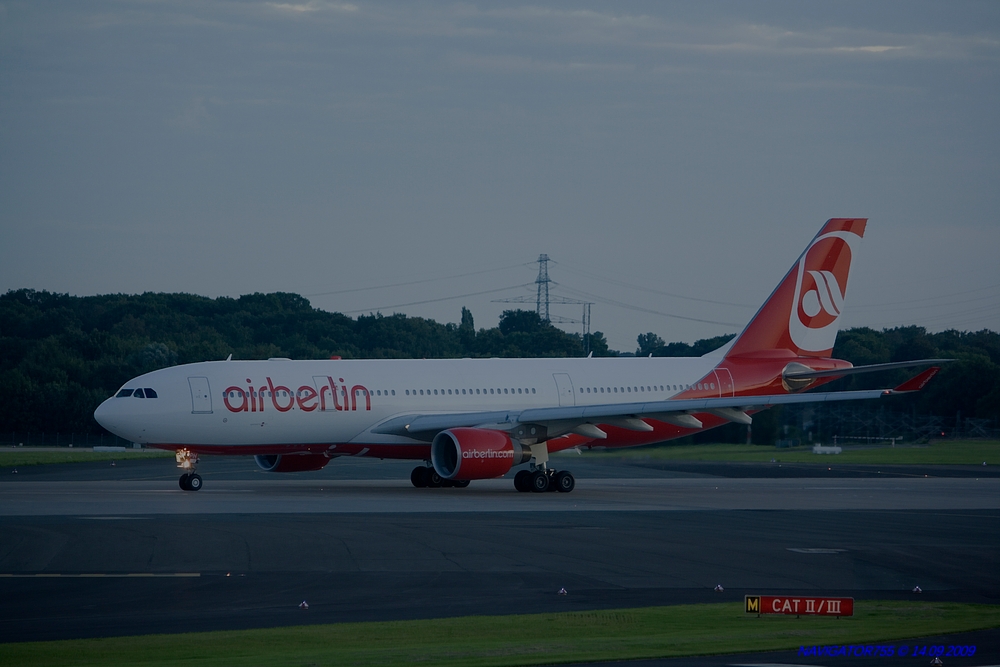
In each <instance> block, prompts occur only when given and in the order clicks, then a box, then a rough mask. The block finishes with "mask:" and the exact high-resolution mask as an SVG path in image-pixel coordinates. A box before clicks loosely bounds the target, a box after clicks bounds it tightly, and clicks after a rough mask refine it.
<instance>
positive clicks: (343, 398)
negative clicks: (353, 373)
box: [222, 376, 372, 412]
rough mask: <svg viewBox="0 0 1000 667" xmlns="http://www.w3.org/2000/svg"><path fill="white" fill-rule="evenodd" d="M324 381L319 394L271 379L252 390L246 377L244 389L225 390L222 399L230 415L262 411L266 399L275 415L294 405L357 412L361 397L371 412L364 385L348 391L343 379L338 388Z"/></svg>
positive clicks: (306, 410) (331, 382)
mask: <svg viewBox="0 0 1000 667" xmlns="http://www.w3.org/2000/svg"><path fill="white" fill-rule="evenodd" d="M326 379H327V382H326V384H323V385H320V387H319V391H317V390H316V387H313V386H311V385H307V384H306V385H302V386H301V387H299V388H298V390H296V391H292V390H291V389H290V388H289V387H286V386H284V385H280V384H279V385H276V384H274V382H272V381H271V378H267V384H264V385H261V386H259V387H256V388H255V387H254V386H253V382H251V380H250V378H247V386H246V387H237V386H235V385H234V386H232V387H227V388H226V390H225V392H223V395H222V400H223V402H224V403H225V404H226V409H228V410H229V411H230V412H264V405H265V399H269V400H270V402H271V405H273V406H274V409H275V410H277V411H278V412H288V411H289V410H291V409H292V408H293V407H294V406H295V405H296V404H297V405H298V407H299V410H302V411H303V412H312V411H313V410H317V409H318V410H320V411H327V410H357V409H358V396H359V395H360V396H364V398H365V410H371V409H372V397H371V392H369V391H368V389H367V388H365V387H364V386H363V385H360V384H356V385H354V386H353V387H351V388H350V389H348V388H347V385H346V384H344V378H338V379H339V381H340V384H339V385H338V384H337V383H336V382H334V380H333V378H332V377H329V376H327V378H326Z"/></svg>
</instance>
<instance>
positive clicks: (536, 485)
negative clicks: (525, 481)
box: [529, 470, 549, 493]
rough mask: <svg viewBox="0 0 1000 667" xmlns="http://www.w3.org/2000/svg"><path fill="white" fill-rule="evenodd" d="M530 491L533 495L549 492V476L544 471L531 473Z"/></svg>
mask: <svg viewBox="0 0 1000 667" xmlns="http://www.w3.org/2000/svg"><path fill="white" fill-rule="evenodd" d="M529 483H530V484H531V490H532V491H534V492H535V493H545V492H546V491H548V490H549V476H548V473H546V472H545V471H544V470H536V471H535V472H533V473H531V480H530V481H529Z"/></svg>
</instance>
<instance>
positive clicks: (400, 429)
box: [372, 367, 940, 441]
mask: <svg viewBox="0 0 1000 667" xmlns="http://www.w3.org/2000/svg"><path fill="white" fill-rule="evenodd" d="M939 370H940V368H938V367H932V368H928V369H927V370H926V371H924V372H923V373H920V374H919V375H917V376H915V377H913V378H911V379H909V380H907V381H906V382H904V383H903V384H901V385H899V386H898V387H895V388H893V389H869V390H863V391H834V392H817V393H801V394H769V395H763V396H727V397H723V398H693V399H674V400H666V401H646V402H639V403H606V404H601V405H577V406H562V407H552V408H529V409H527V410H509V411H503V410H500V411H491V412H456V413H442V414H410V415H402V416H399V417H395V418H392V419H389V420H387V421H385V422H382V423H381V424H379V425H378V426H376V427H375V428H373V429H372V432H373V433H379V434H385V435H399V436H405V437H410V438H415V439H418V440H427V441H430V440H432V439H433V438H434V435H435V434H437V433H439V432H440V431H444V430H447V429H450V428H460V427H476V426H487V425H489V426H491V427H493V428H497V427H499V426H500V425H503V427H502V428H503V430H513V429H514V428H516V427H517V426H518V425H520V424H540V425H543V426H546V427H548V428H549V435H550V436H552V435H553V434H557V433H568V432H571V431H574V429H578V427H579V426H581V425H584V424H598V423H600V424H608V425H613V426H622V427H623V428H627V429H631V430H636V431H651V430H652V427H650V426H649V425H648V424H646V423H645V422H644V421H643V418H649V419H655V420H659V421H665V422H668V423H674V424H677V425H679V426H685V427H690V428H701V422H700V421H698V419H697V418H695V417H693V416H692V415H693V414H696V413H707V414H713V415H716V416H718V417H722V418H724V419H728V420H729V421H732V422H736V423H740V424H749V423H751V421H752V419H751V417H750V415H748V414H747V412H749V411H758V410H763V409H765V408H769V407H772V406H775V405H790V404H796V403H825V402H832V401H857V400H865V399H872V398H881V397H883V396H892V395H895V394H904V393H909V392H913V391H919V390H920V389H922V388H923V387H924V385H926V384H927V382H929V381H930V379H931V378H932V377H934V376H935V375H936V374H937V372H938V371H939ZM590 432H591V433H594V435H595V437H598V438H600V437H602V435H601V434H602V432H601V431H600V430H599V429H593V430H592V431H590Z"/></svg>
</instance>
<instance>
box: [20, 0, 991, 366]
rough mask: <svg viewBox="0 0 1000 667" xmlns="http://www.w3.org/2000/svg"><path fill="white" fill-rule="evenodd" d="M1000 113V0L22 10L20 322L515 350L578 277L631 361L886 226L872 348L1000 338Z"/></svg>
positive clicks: (856, 307)
mask: <svg viewBox="0 0 1000 667" xmlns="http://www.w3.org/2000/svg"><path fill="white" fill-rule="evenodd" d="M998 110H1000V3H995V2H957V3H940V2H917V1H906V2H879V3H870V2H857V3H852V2H839V3H803V2H755V3H748V2H688V3H662V2H650V3H645V2H614V3H588V2H579V3H572V4H562V3H548V2H547V3H544V4H541V3H539V4H518V3H516V2H509V3H452V2H364V1H355V2H325V1H319V0H307V1H304V2H298V1H291V2H232V1H217V0H197V1H191V2H187V1H183V0H178V1H170V2H159V1H156V0H143V1H130V0H121V1H113V0H112V1H106V0H90V1H88V2H86V3H80V2H58V1H55V2H47V1H44V0H29V1H27V2H7V1H3V2H2V3H0V292H5V291H7V290H10V289H20V288H32V289H38V290H42V289H44V290H49V291H54V292H60V293H69V294H75V295H92V294H106V293H141V292H147V291H152V292H188V293H194V294H201V295H205V296H210V297H217V296H223V295H228V296H239V295H241V294H248V293H253V292H274V291H285V292H295V293H298V294H302V295H304V296H306V297H307V298H308V299H309V300H310V302H311V303H312V304H313V305H314V306H316V307H318V308H322V309H324V310H330V311H339V312H344V313H347V314H350V315H351V316H357V315H358V314H362V313H370V312H381V313H383V314H386V315H388V314H390V313H393V312H401V313H406V314H407V315H411V316H422V317H429V318H432V319H435V320H437V321H439V322H457V321H459V320H460V317H461V308H462V307H463V306H465V307H468V308H469V309H470V310H471V311H472V313H473V315H474V317H475V321H476V325H477V327H491V326H495V325H496V323H497V321H498V317H499V315H500V313H501V312H502V311H503V310H505V309H509V308H517V307H520V308H527V309H533V308H534V306H535V304H534V300H535V296H536V292H535V289H536V286H535V284H534V281H535V279H536V277H537V275H538V263H537V260H538V257H539V255H540V254H541V253H547V254H548V255H549V257H550V258H551V260H552V261H550V262H549V265H548V270H549V277H550V278H551V279H552V280H553V281H554V282H553V283H552V284H551V285H550V292H551V294H552V295H553V297H555V296H559V297H562V298H563V299H564V300H569V301H577V302H580V301H588V302H592V303H593V305H592V306H591V319H592V329H593V330H596V331H602V332H604V333H605V335H606V336H607V338H608V340H609V343H610V345H611V347H612V348H614V349H620V350H624V351H629V350H634V349H635V347H636V336H637V335H638V334H640V333H645V332H654V333H657V334H658V335H660V336H661V337H663V338H664V339H666V340H667V341H686V342H692V341H694V340H696V339H699V338H705V337H710V336H716V335H720V334H724V333H733V332H736V331H738V330H739V329H740V328H741V327H742V326H743V325H744V324H745V323H746V321H747V320H748V319H749V318H750V317H751V316H752V315H753V313H754V312H755V310H756V308H757V307H758V306H759V305H760V303H762V302H763V300H764V299H766V297H767V296H768V294H770V292H771V290H772V289H773V288H774V287H775V285H776V284H777V283H778V281H779V280H780V278H781V277H782V276H783V275H784V274H785V272H786V271H787V270H788V269H789V267H790V266H791V265H792V263H793V262H794V261H795V259H796V258H797V256H798V255H799V253H800V252H801V251H802V250H803V249H804V248H805V246H806V245H807V244H808V242H809V240H810V239H811V238H812V237H813V235H814V234H815V233H816V232H817V231H818V230H819V228H820V227H821V226H822V224H823V222H824V221H825V220H826V219H828V218H831V217H868V218H869V224H868V231H867V234H866V238H865V242H864V245H863V248H862V252H861V253H860V256H859V258H858V259H857V261H856V262H855V265H854V268H853V271H852V275H851V279H850V284H849V290H848V300H847V310H846V312H845V314H844V316H843V318H842V323H843V327H852V326H871V327H875V328H882V327H893V326H903V325H911V324H915V325H920V326H924V327H927V328H928V329H929V330H931V331H940V330H944V329H952V328H954V329H959V330H979V329H983V328H988V329H992V330H994V331H1000V260H998V254H1000V253H998V251H1000V122H998V119H1000V111H998ZM497 299H521V300H524V301H527V302H528V303H511V302H505V303H500V302H495V301H494V300H497ZM582 309H583V306H581V305H579V304H553V305H552V308H551V313H552V314H553V315H554V316H557V317H560V318H564V319H567V320H569V319H579V318H580V316H581V313H582ZM559 326H561V327H563V328H564V329H566V330H567V331H580V325H579V324H578V323H574V322H564V323H560V324H559Z"/></svg>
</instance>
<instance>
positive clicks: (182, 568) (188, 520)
mask: <svg viewBox="0 0 1000 667" xmlns="http://www.w3.org/2000/svg"><path fill="white" fill-rule="evenodd" d="M338 463H340V462H339V461H334V462H333V463H331V465H330V466H328V467H327V469H326V470H324V471H320V472H319V473H313V474H304V475H288V476H283V475H272V474H264V473H257V472H255V471H254V469H253V467H252V465H253V464H252V463H251V462H248V461H243V460H235V461H221V460H220V461H217V462H211V463H209V464H207V465H206V466H205V467H204V468H203V470H202V471H203V474H204V477H205V482H206V484H205V487H204V489H203V490H202V491H199V492H197V493H185V492H181V491H180V490H179V489H178V488H177V487H176V477H175V473H174V470H173V468H172V462H170V461H169V460H165V461H164V460H160V461H140V462H135V463H133V462H122V463H120V464H118V465H117V466H116V467H115V468H111V467H110V466H107V465H100V466H97V465H94V464H88V466H89V467H84V468H80V467H74V466H45V467H44V468H46V469H42V468H38V467H35V469H34V470H30V471H29V470H28V469H24V470H23V471H19V474H18V475H16V476H14V475H11V474H9V473H7V474H5V476H4V478H3V479H2V481H0V535H3V539H2V541H0V641H26V640H34V639H56V638H70V637H91V636H114V635H124V634H146V633H152V632H182V631H196V630H213V629H235V628H255V627H273V626H279V625H292V624H302V623H325V622H342V621H364V620H390V619H407V618H429V617H440V616H458V615H466V614H507V613H529V612H545V611H558V610H583V609H594V608H614V607H625V606H643V605H660V604H678V603H693V602H718V601H724V600H740V599H742V596H743V595H744V594H745V593H762V592H763V593H771V592H774V593H813V594H830V595H850V596H853V597H855V598H857V599H876V598H877V599H886V598H889V599H932V600H955V601H968V602H983V603H992V604H997V603H1000V477H998V476H996V475H995V474H994V471H993V470H992V469H988V470H985V471H979V472H980V476H978V477H977V476H974V474H975V473H976V472H977V471H975V470H971V469H963V470H962V471H958V472H960V473H961V474H962V475H963V476H961V477H954V476H944V474H945V473H947V472H949V470H950V469H943V470H940V469H937V468H928V469H926V470H923V471H918V470H916V469H908V470H907V471H906V472H905V474H904V473H903V472H899V471H897V472H896V473H891V472H890V473H887V474H885V475H883V474H881V472H879V471H875V470H873V471H868V470H865V471H862V472H857V471H855V472H853V473H849V472H844V471H843V470H833V469H831V470H829V471H826V472H827V473H828V474H827V475H823V474H822V473H823V472H824V471H822V470H820V469H819V467H815V469H810V470H809V471H806V472H801V473H800V475H799V476H795V477H788V476H786V475H785V473H786V472H787V471H779V469H778V468H777V467H770V468H769V467H767V466H758V468H757V476H756V477H752V476H749V475H747V474H746V472H747V470H748V468H747V467H746V466H734V467H733V468H732V469H731V470H729V471H728V472H729V475H728V476H725V473H726V472H727V469H726V466H724V465H721V466H720V464H713V466H714V468H711V469H710V470H711V472H706V471H705V470H704V469H702V470H699V469H692V468H691V467H690V466H688V467H687V468H685V469H683V470H667V469H663V468H662V467H656V466H651V467H643V466H642V465H636V464H635V463H634V462H631V463H623V462H616V461H594V460H587V458H586V457H574V458H571V459H568V460H559V461H558V464H559V466H560V467H566V468H569V469H572V470H573V471H574V473H576V475H577V478H578V484H577V489H576V491H574V492H573V493H571V494H557V493H549V494H520V493H516V492H515V491H513V489H512V487H511V483H510V480H496V481H489V482H474V483H473V485H472V486H470V487H469V488H468V489H414V488H412V487H410V486H409V483H408V482H406V481H404V480H405V477H406V475H407V474H408V471H409V467H410V466H409V465H406V464H400V463H392V462H377V461H375V462H364V461H350V462H345V463H346V465H345V466H341V467H339V468H338V467H335V466H337V464H338ZM832 467H833V466H831V468H832ZM719 472H722V473H723V474H722V475H720V474H718V473H719ZM869 473H870V474H869ZM966 473H968V474H966ZM924 474H926V475H927V477H924V476H923V475H924ZM39 575H41V576H39ZM152 575H156V576H152ZM716 584H722V585H723V587H724V588H725V591H724V592H722V593H716V592H714V591H713V588H714V587H715V586H716ZM914 586H920V587H921V589H922V590H923V592H922V593H920V594H915V593H913V592H912V589H913V587H914ZM559 588H566V590H567V591H568V593H569V594H568V595H566V596H558V595H556V591H558V590H559ZM918 595H919V596H920V597H917V596H918ZM303 600H306V601H308V603H309V609H308V611H304V610H300V609H299V608H298V605H299V603H300V602H301V601H303Z"/></svg>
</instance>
